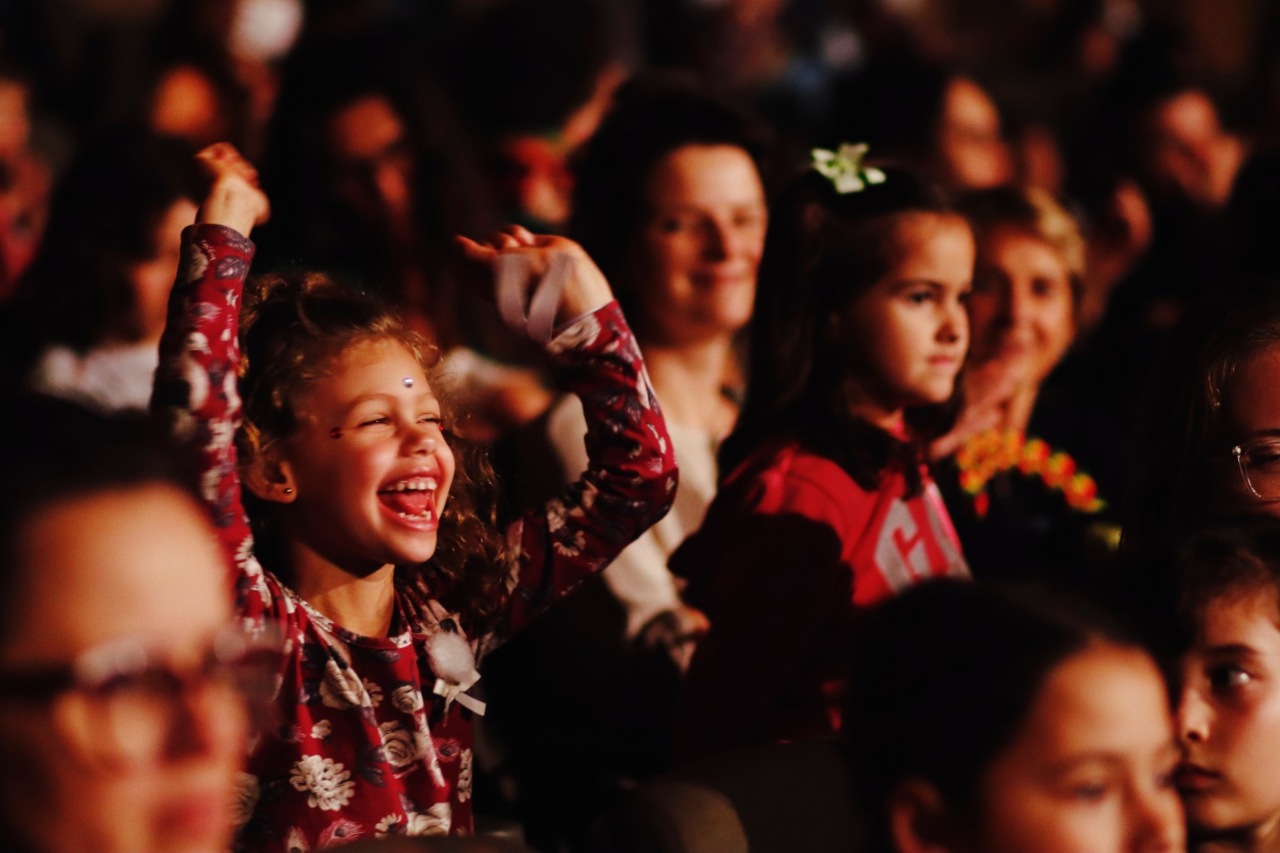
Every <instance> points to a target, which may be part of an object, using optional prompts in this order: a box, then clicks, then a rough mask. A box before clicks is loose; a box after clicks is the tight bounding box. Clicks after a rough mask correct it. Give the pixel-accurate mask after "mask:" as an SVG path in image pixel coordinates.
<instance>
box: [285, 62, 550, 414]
mask: <svg viewBox="0 0 1280 853" xmlns="http://www.w3.org/2000/svg"><path fill="white" fill-rule="evenodd" d="M398 47H399V43H397V42H391V43H386V42H383V41H381V40H379V39H377V38H374V37H361V38H358V39H335V40H331V41H327V42H317V43H312V44H309V45H307V46H306V47H305V49H304V48H300V49H299V52H298V53H297V55H295V56H294V57H293V59H292V60H291V62H290V64H289V65H288V66H287V68H286V74H285V80H284V84H283V86H282V89H281V94H280V99H279V105H278V108H277V111H276V114H275V117H274V119H273V121H272V126H271V138H270V141H269V145H268V151H267V160H266V163H265V166H264V169H263V182H264V185H265V186H266V188H267V189H268V191H270V193H271V197H272V200H273V203H274V204H275V206H276V216H275V217H274V219H273V222H272V223H271V224H270V225H268V226H267V228H266V229H264V231H263V238H262V241H263V250H262V253H261V256H262V258H263V260H264V261H265V262H266V266H267V267H268V268H271V267H272V266H277V267H280V268H283V269H286V270H291V269H295V268H297V266H298V265H299V264H300V263H302V261H303V259H305V262H306V263H307V264H308V265H316V266H317V267H319V268H323V269H326V270H328V271H330V272H331V273H333V274H335V275H338V276H340V277H341V278H343V279H347V280H351V281H354V282H356V283H358V284H360V285H361V286H363V287H366V288H369V289H371V290H373V291H375V292H377V293H378V295H380V296H382V297H384V298H386V299H387V300H388V301H389V302H391V303H392V304H394V305H395V306H396V307H397V308H398V309H400V310H402V311H403V312H404V313H405V317H406V320H407V321H408V322H409V324H410V325H411V326H412V328H414V330H415V331H417V332H419V333H421V334H423V335H425V336H426V337H427V338H428V339H429V340H430V341H432V342H433V343H435V344H436V345H438V346H439V347H440V348H441V349H442V350H443V351H444V352H445V353H447V360H448V367H447V369H446V371H445V372H446V373H447V374H448V375H449V378H450V384H451V390H452V391H453V393H454V396H455V398H456V399H458V400H459V403H460V404H461V405H462V407H463V408H464V409H466V410H467V411H468V412H469V413H471V414H473V415H474V416H475V418H476V422H474V423H471V424H468V427H467V433H468V436H469V437H474V438H478V439H491V438H493V437H495V435H496V434H498V433H501V432H502V431H503V430H506V429H509V428H512V427H516V426H519V425H521V424H524V423H526V422H528V421H530V420H532V419H534V418H536V417H537V416H538V415H540V414H541V413H542V412H543V411H544V410H545V409H546V407H547V406H548V405H549V404H550V402H551V400H552V398H553V397H552V394H551V392H550V391H549V390H548V389H547V388H545V387H544V386H543V384H542V381H541V376H540V375H539V373H538V371H537V370H535V369H530V368H528V367H519V366H516V365H515V364H511V363H510V362H512V361H519V360H521V359H528V360H529V362H530V363H537V358H536V351H535V352H532V353H531V351H530V350H529V349H528V348H527V347H526V346H524V345H523V342H521V341H518V340H516V339H515V338H514V336H512V335H511V333H510V332H509V331H508V330H507V329H506V328H505V327H503V326H501V324H500V323H499V322H497V320H496V317H494V316H493V312H492V311H490V312H488V313H487V314H485V313H483V312H478V311H475V310H474V309H475V308H476V307H477V306H475V305H473V304H472V303H471V302H469V301H468V300H466V299H465V298H464V297H463V296H462V294H461V293H460V292H459V290H458V288H457V287H456V286H455V284H454V282H453V281H452V280H451V278H450V277H449V276H447V275H444V274H443V270H444V268H445V266H446V264H445V261H446V259H447V258H449V257H450V253H451V252H452V242H451V240H452V236H453V235H454V234H457V233H476V232H477V231H479V230H488V229H489V228H490V227H491V226H492V225H493V224H494V223H493V222H491V221H490V220H489V219H488V217H487V215H486V213H485V207H486V205H485V203H484V201H485V193H484V191H483V186H482V181H481V180H480V176H479V172H478V167H476V166H475V163H474V162H473V154H472V152H471V151H470V150H469V147H468V144H467V137H466V136H465V135H464V134H463V133H462V131H461V128H460V126H459V124H458V122H457V120H456V118H455V117H454V116H453V110H452V107H451V106H450V105H449V104H448V102H447V101H446V100H445V98H444V96H443V94H442V93H441V92H440V91H439V90H438V89H437V88H436V87H435V86H434V85H432V83H431V81H430V80H429V79H427V78H426V77H425V76H424V75H423V74H422V72H421V70H420V69H418V68H417V67H415V65H414V64H413V62H412V61H410V59H408V58H407V57H404V56H402V55H400V53H399V52H398V50H397V48H398ZM335 56H336V57H340V58H337V59H335ZM486 318H488V319H490V320H492V322H488V323H487V322H486ZM531 355H532V356H533V357H532V358H529V357H530V356H531Z"/></svg>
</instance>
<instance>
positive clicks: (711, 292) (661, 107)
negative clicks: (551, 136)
mask: <svg viewBox="0 0 1280 853" xmlns="http://www.w3.org/2000/svg"><path fill="white" fill-rule="evenodd" d="M761 154H762V142H761V139H760V133H759V129H758V128H756V127H755V126H753V125H752V123H751V121H750V119H748V118H747V117H746V116H745V115H742V114H740V113H738V112H736V111H735V110H733V109H731V108H730V107H728V106H726V105H724V104H721V103H720V102H718V101H715V100H713V99H711V98H709V97H708V96H706V95H702V94H700V93H699V92H698V91H697V90H696V89H694V88H692V87H689V86H684V85H680V84H676V83H666V84H664V83H661V82H658V81H654V82H653V83H652V84H648V85H646V84H644V83H639V84H632V85H631V86H629V87H628V88H627V89H626V90H624V91H623V92H621V93H620V94H619V99H618V106H617V107H616V108H615V109H614V111H613V112H612V113H611V114H610V115H609V116H608V117H607V118H606V119H605V122H604V124H603V125H602V126H601V128H600V132H599V133H598V134H597V135H596V136H595V137H593V138H592V140H591V142H590V143H589V145H588V147H587V149H586V152H585V154H584V156H583V157H582V159H581V162H580V164H579V167H578V170H577V176H578V183H577V190H576V195H575V202H574V211H575V213H574V219H573V222H572V230H573V233H574V235H575V236H577V237H579V238H580V239H581V240H582V245H583V248H585V249H586V250H587V252H588V253H589V254H590V255H591V256H592V257H593V258H595V259H597V263H599V264H600V265H601V269H602V270H603V271H604V273H605V275H606V276H607V277H609V279H610V280H611V281H614V282H615V288H616V291H617V293H618V294H619V297H618V298H619V301H620V302H621V303H622V305H623V307H624V309H625V310H626V311H627V316H628V317H629V318H630V320H631V324H632V326H633V327H634V328H635V329H636V340H637V342H638V343H639V344H640V351H641V352H642V353H643V354H644V357H645V364H646V366H647V367H648V369H649V376H650V379H651V380H652V381H653V387H654V393H655V394H656V395H657V397H658V400H659V402H661V403H662V409H663V413H664V414H665V415H666V418H667V428H668V430H669V431H670V432H671V440H672V443H673V445H674V447H675V451H676V456H677V458H678V459H680V460H681V467H680V471H681V480H680V489H679V492H678V493H677V495H676V503H675V505H674V506H673V507H672V511H671V512H670V513H669V514H668V515H667V517H666V518H664V519H663V520H662V521H661V522H659V523H658V524H657V525H655V526H654V527H653V528H652V529H651V530H650V531H649V532H648V533H646V534H645V535H644V536H642V537H641V538H640V539H639V540H637V541H636V542H635V543H633V544H632V545H630V546H628V548H627V550H625V551H624V552H623V553H622V554H621V555H620V556H619V557H618V559H617V560H615V561H614V562H613V564H612V565H611V566H610V567H609V568H608V570H606V571H605V573H604V576H603V577H604V580H605V582H606V583H608V584H609V588H610V591H611V592H612V593H613V594H614V596H615V597H616V598H617V599H618V600H619V602H620V603H621V604H622V605H623V607H624V608H625V609H626V612H627V624H626V627H625V635H626V637H627V639H628V640H639V641H640V642H641V643H642V644H643V645H645V646H649V647H652V646H654V645H666V646H669V647H670V648H671V650H672V653H673V654H674V655H675V656H676V658H677V661H678V662H680V663H681V664H682V668H683V665H687V663H688V654H689V653H690V652H691V651H692V649H691V647H689V646H688V644H687V640H688V639H689V637H688V634H690V633H691V632H695V631H697V630H698V628H699V626H700V623H701V616H700V614H696V613H693V612H690V611H689V610H688V608H686V607H685V606H684V605H683V604H682V603H681V602H680V598H679V595H678V594H677V592H676V586H675V581H674V579H673V578H672V576H671V573H670V572H668V571H667V558H668V557H669V556H670V554H671V552H672V551H674V550H675V548H676V546H677V545H679V544H680V543H681V542H682V541H683V540H684V538H685V537H686V536H687V535H688V534H690V533H692V532H693V531H694V530H696V529H697V528H698V526H699V525H701V523H702V517H703V515H705V513H706V509H707V505H708V504H709V503H710V502H711V498H712V496H713V495H714V494H715V488H716V479H717V477H716V462H715V452H716V448H718V447H719V445H720V442H721V441H723V440H724V438H725V436H727V435H728V434H729V432H730V430H731V429H732V428H733V423H734V421H735V420H736V418H737V415H738V405H737V402H736V399H735V398H736V397H737V396H738V394H739V393H740V390H739V389H736V388H735V387H734V386H735V385H736V384H737V378H738V376H739V375H740V367H739V365H738V363H737V361H738V360H737V358H736V354H735V352H734V338H735V336H736V335H737V334H738V333H739V332H741V331H742V330H743V329H744V328H745V327H746V325H747V322H748V321H749V320H750V318H751V305H752V302H753V300H754V298H755V285H756V271H757V268H758V267H759V264H760V254H761V252H762V251H763V249H764V232H765V225H766V222H767V219H768V210H767V208H766V205H765V196H764V187H763V184H762V183H761V179H760V173H759V169H758V166H757V163H758V162H759V157H760V156H761ZM548 431H549V433H550V437H551V442H552V444H553V446H554V448H555V451H556V456H557V458H558V459H559V461H560V465H561V467H562V469H563V474H564V480H565V482H571V481H572V480H573V479H574V478H575V477H577V476H578V474H580V473H581V472H582V471H583V470H585V468H586V463H587V459H586V456H585V454H584V453H583V452H582V446H581V445H582V434H583V433H584V432H585V431H586V421H585V420H584V419H583V416H582V405H581V404H580V403H579V402H578V401H577V399H576V398H574V397H566V398H565V399H564V400H563V401H561V403H560V404H559V405H557V406H556V408H555V409H554V410H553V411H552V412H551V414H550V419H549V422H548ZM682 647H683V648H682Z"/></svg>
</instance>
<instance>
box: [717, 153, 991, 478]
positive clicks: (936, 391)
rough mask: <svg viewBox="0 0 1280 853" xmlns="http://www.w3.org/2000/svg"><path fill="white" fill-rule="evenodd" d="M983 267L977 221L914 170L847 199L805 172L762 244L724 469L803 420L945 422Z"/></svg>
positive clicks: (888, 176) (889, 173)
mask: <svg viewBox="0 0 1280 853" xmlns="http://www.w3.org/2000/svg"><path fill="white" fill-rule="evenodd" d="M973 259H974V244H973V236H972V234H971V232H970V230H969V226H968V224H967V223H966V222H965V220H964V219H963V218H962V217H961V216H960V215H959V214H957V213H955V212H954V211H953V210H952V209H951V207H950V205H949V204H948V202H947V200H946V198H945V196H944V195H943V194H942V192H941V190H940V189H938V188H937V187H936V186H934V185H932V184H930V183H928V182H926V181H924V180H923V179H921V178H919V177H917V176H915V175H914V174H912V173H909V172H906V171H902V170H898V169H886V170H885V180H884V181H883V183H877V184H868V185H866V186H865V187H864V188H863V189H862V190H860V191H857V192H846V193H840V192H838V191H837V189H836V187H835V185H834V184H833V182H832V181H831V180H829V179H828V178H826V177H824V176H823V175H821V174H819V173H818V172H817V171H812V170H811V171H809V172H807V173H806V174H805V175H804V176H802V177H801V178H800V179H799V180H798V181H797V182H796V183H795V184H794V185H793V186H792V187H791V189H790V190H789V191H788V192H787V194H786V195H785V196H784V198H783V199H782V200H781V202H780V203H779V205H778V207H777V210H776V211H775V213H774V216H773V218H772V220H771V221H770V225H769V232H768V235H767V237H766V238H765V251H764V258H763V260H762V262H761V266H760V278H759V285H758V288H757V293H756V303H755V312H754V316H755V321H754V322H753V324H752V335H751V371H750V376H749V380H748V387H747V400H746V405H745V408H744V410H743V413H742V417H741V419H740V420H739V425H738V429H737V430H736V431H735V434H734V436H732V437H731V438H730V440H729V442H727V443H726V447H725V461H726V462H727V463H728V465H727V466H726V468H729V467H731V466H732V464H733V463H734V462H736V461H737V459H739V458H741V457H742V456H745V455H746V453H748V452H750V450H751V449H752V448H753V447H754V446H755V445H756V444H757V443H758V442H759V441H761V440H762V439H764V438H766V437H767V436H769V435H770V434H773V433H775V432H777V431H780V430H788V429H796V428H799V427H801V426H803V425H806V424H813V423H815V422H816V423H820V424H822V425H824V426H827V427H830V426H837V425H845V424H848V423H851V422H855V421H859V422H869V423H871V424H873V425H875V426H878V427H883V428H889V427H887V424H889V423H891V422H894V421H898V420H901V419H902V417H903V416H904V415H905V416H906V418H907V420H908V422H910V423H911V424H912V425H914V426H916V427H917V428H921V427H924V426H925V425H931V424H930V421H931V420H932V421H934V422H935V423H936V422H937V421H939V420H941V418H939V417H938V414H939V409H940V407H943V406H944V404H947V403H948V402H949V401H950V400H951V398H952V395H953V392H954V390H955V379H956V375H957V374H958V373H959V371H960V366H961V364H962V362H963V360H964V356H965V350H966V348H967V345H968V330H969V327H968V319H967V317H966V316H965V310H964V304H963V303H964V297H965V294H966V293H967V291H968V288H969V283H970V279H971V278H972V275H973ZM873 467H875V466H873ZM855 476H856V475H855Z"/></svg>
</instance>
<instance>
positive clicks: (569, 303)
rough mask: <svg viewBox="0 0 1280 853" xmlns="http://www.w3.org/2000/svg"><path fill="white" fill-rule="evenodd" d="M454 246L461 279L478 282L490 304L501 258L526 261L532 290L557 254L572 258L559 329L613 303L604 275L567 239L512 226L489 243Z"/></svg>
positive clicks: (463, 242) (559, 310) (558, 317)
mask: <svg viewBox="0 0 1280 853" xmlns="http://www.w3.org/2000/svg"><path fill="white" fill-rule="evenodd" d="M454 243H455V245H456V246H457V248H458V250H459V254H460V255H461V267H462V269H461V270H460V272H461V273H462V276H461V277H462V278H464V279H466V280H469V281H472V282H474V283H475V289H476V292H477V293H479V294H480V295H482V296H485V297H486V298H488V299H490V300H492V299H493V298H494V297H493V291H494V263H495V262H496V261H497V259H498V258H499V257H500V256H502V255H504V254H509V253H519V254H521V255H523V256H524V257H525V258H526V260H527V262H528V263H527V269H528V274H529V278H528V281H527V282H525V286H526V287H527V288H528V289H530V290H532V289H533V287H534V286H535V285H536V284H537V283H538V282H539V281H541V280H542V277H543V276H544V275H546V273H547V270H548V269H549V267H550V265H551V259H552V258H553V257H554V256H555V255H556V254H567V255H569V256H570V257H572V258H573V260H574V263H573V266H572V273H571V274H570V276H569V278H568V280H567V281H566V282H565V288H564V293H563V295H562V296H561V298H560V304H559V305H558V306H557V308H556V324H557V325H559V324H562V323H564V322H566V321H569V320H572V319H573V318H575V317H578V316H581V315H582V314H586V313H588V312H590V311H594V310H596V309H597V308H600V307H601V306H604V305H607V304H609V303H610V302H612V301H613V290H612V289H610V287H609V282H608V281H606V280H605V277H604V273H602V272H600V268H599V267H597V266H596V265H595V262H594V261H592V260H591V258H590V257H589V256H588V255H587V253H586V252H585V251H584V250H583V248H582V247H581V246H579V245H578V244H577V243H575V242H573V241H572V240H569V239H566V238H564V237H556V236H553V235H548V234H532V233H530V232H529V231H528V230H526V229H524V228H521V227H520V226H519V225H510V226H507V228H506V229H504V230H503V231H501V232H499V233H497V234H495V235H494V236H493V237H492V238H491V239H490V240H489V241H488V242H478V241H476V240H470V239H468V238H466V237H455V238H454Z"/></svg>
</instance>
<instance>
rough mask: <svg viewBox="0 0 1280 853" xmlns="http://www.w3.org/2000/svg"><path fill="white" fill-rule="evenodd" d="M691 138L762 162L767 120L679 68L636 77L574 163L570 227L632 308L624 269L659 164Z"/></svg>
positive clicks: (759, 165)
mask: <svg viewBox="0 0 1280 853" xmlns="http://www.w3.org/2000/svg"><path fill="white" fill-rule="evenodd" d="M687 145H731V146H733V147H735V148H741V149H742V150H743V151H745V152H746V153H747V154H748V155H750V157H751V159H752V160H753V161H754V162H755V164H756V168H757V169H758V170H762V163H763V158H764V157H765V154H766V151H767V150H768V139H767V137H766V134H765V131H764V130H763V128H762V127H761V126H760V125H759V124H758V123H757V122H755V121H754V120H753V119H752V118H751V117H750V116H748V115H747V114H746V113H744V112H742V111H740V110H738V109H737V108H736V107H734V106H731V105H730V104H728V103H726V102H723V101H720V100H717V99H716V98H713V97H712V96H711V95H709V94H707V93H706V92H704V91H703V90H702V89H701V88H700V87H699V86H698V85H697V84H696V83H694V82H693V81H691V80H688V79H687V78H684V77H682V76H676V75H673V74H653V75H649V76H643V77H638V78H635V79H633V80H632V81H631V82H629V83H627V84H626V85H625V86H623V87H622V88H621V89H619V90H618V92H617V94H616V95H615V96H614V107H613V109H612V110H611V111H610V112H609V114H608V115H607V116H606V117H605V119H604V121H603V122H601V124H600V127H599V128H598V129H597V130H596V132H595V135H594V136H592V137H591V139H590V140H589V141H588V142H587V143H586V145H585V146H584V147H583V148H582V149H581V151H580V152H579V153H578V155H577V157H576V160H575V163H574V178H575V184H574V193H573V216H572V218H571V219H570V221H569V232H570V234H572V235H573V237H574V238H575V239H577V240H578V241H579V242H580V243H581V244H582V247H583V248H584V249H586V250H587V254H589V255H591V257H592V259H593V260H594V261H595V262H596V263H597V264H598V265H599V266H600V269H601V271H602V272H603V273H604V274H605V275H606V276H607V277H608V278H609V281H611V282H614V283H615V287H616V288H617V290H616V294H617V297H618V301H619V302H620V303H621V304H622V307H623V309H624V310H629V309H630V306H629V305H628V301H629V300H630V299H634V296H635V294H632V293H628V292H627V290H626V287H625V285H626V279H627V277H626V275H625V270H623V269H622V266H623V260H624V256H625V253H626V250H627V247H628V244H629V243H630V242H631V241H632V240H633V239H634V238H635V234H636V230H637V228H639V227H640V225H641V223H643V222H644V221H645V217H646V215H647V213H648V211H647V205H648V200H647V198H646V196H647V192H646V190H647V186H648V181H649V177H650V175H651V173H652V172H653V169H654V167H655V166H656V165H657V164H658V162H659V161H661V160H662V159H663V158H664V157H666V156H667V155H668V154H671V153H672V152H674V151H676V150H677V149H680V148H683V147H685V146H687Z"/></svg>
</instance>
